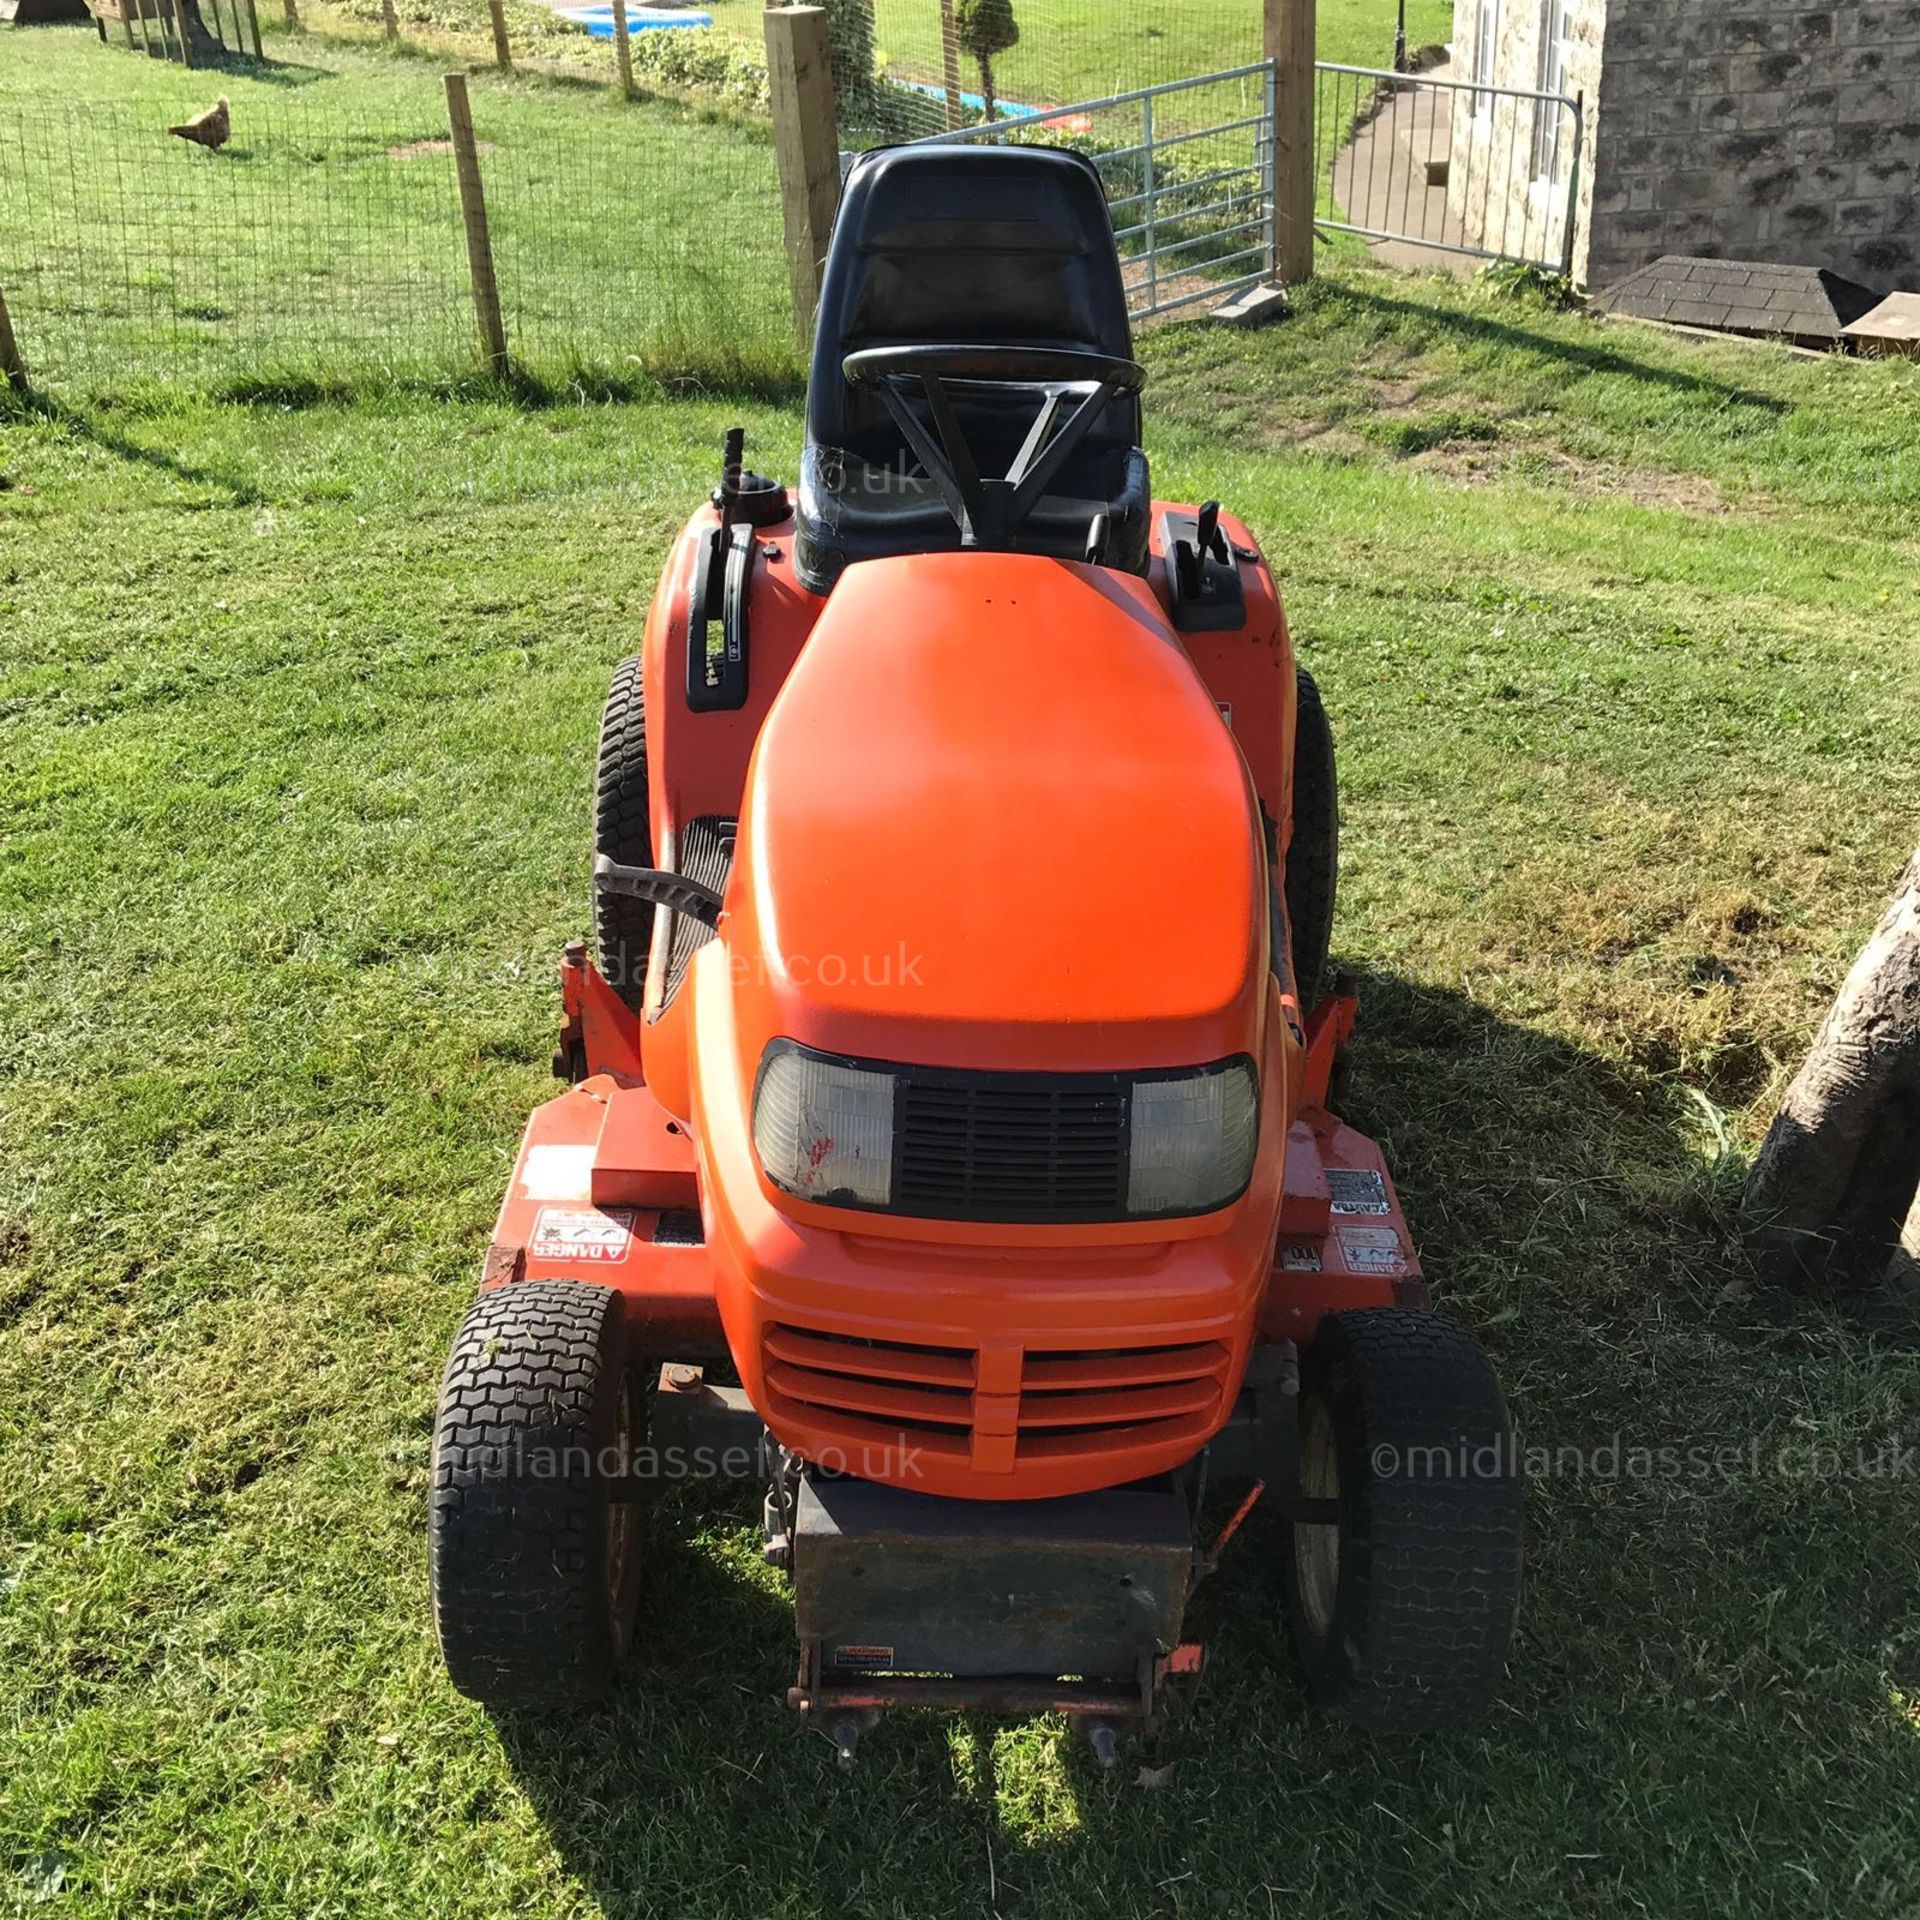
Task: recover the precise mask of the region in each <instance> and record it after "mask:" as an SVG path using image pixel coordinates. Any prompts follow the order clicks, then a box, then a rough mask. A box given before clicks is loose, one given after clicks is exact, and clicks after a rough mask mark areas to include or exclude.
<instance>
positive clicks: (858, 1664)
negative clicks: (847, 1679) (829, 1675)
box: [833, 1647, 893, 1673]
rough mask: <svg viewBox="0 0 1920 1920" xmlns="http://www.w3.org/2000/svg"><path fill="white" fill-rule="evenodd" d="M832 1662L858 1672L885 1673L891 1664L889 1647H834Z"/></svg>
mask: <svg viewBox="0 0 1920 1920" xmlns="http://www.w3.org/2000/svg"><path fill="white" fill-rule="evenodd" d="M833 1664H834V1665H835V1666H836V1667H851V1668H853V1669H855V1670H856V1671H858V1672H860V1673H885V1672H886V1671H887V1669H888V1668H889V1667H891V1666H892V1665H893V1649H892V1648H891V1647H835V1648H834V1650H833Z"/></svg>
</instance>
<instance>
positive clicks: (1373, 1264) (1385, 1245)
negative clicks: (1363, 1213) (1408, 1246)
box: [1340, 1227, 1407, 1273]
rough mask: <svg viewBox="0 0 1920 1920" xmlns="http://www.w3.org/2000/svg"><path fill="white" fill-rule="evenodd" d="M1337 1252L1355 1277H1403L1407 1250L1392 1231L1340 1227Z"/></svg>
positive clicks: (1380, 1228)
mask: <svg viewBox="0 0 1920 1920" xmlns="http://www.w3.org/2000/svg"><path fill="white" fill-rule="evenodd" d="M1340 1251H1341V1252H1342V1253H1343V1254H1344V1255H1345V1256H1346V1261H1347V1265H1348V1267H1349V1268H1351V1269H1352V1271H1353V1272H1355V1273H1405V1272H1406V1270H1407V1256H1406V1250H1405V1249H1404V1248H1403V1247H1402V1246H1401V1244H1400V1236H1399V1235H1398V1234H1397V1233H1395V1232H1394V1230H1393V1229H1392V1228H1391V1227H1342V1228H1341V1229H1340Z"/></svg>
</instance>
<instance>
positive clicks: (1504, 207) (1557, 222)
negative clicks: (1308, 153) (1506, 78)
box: [919, 60, 1584, 319]
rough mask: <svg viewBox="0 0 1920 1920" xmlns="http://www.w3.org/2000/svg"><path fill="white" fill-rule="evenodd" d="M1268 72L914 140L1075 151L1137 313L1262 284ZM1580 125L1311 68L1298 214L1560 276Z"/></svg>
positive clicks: (1533, 107) (1464, 86)
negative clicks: (1308, 160) (1100, 193)
mask: <svg viewBox="0 0 1920 1920" xmlns="http://www.w3.org/2000/svg"><path fill="white" fill-rule="evenodd" d="M1275 76H1276V67H1275V64H1274V63H1273V62H1272V61H1267V60H1262V61H1257V62H1255V63H1254V64H1252V65H1250V66H1244V67H1229V68H1227V69H1225V70H1224V71H1222V72H1219V73H1208V74H1200V75H1196V76H1195V77H1194V78H1192V79H1188V80H1171V81H1166V82H1163V83H1162V84H1160V85H1158V86H1152V87H1142V88H1139V89H1137V90H1136V91H1134V92H1131V93H1116V94H1111V95H1108V96H1107V97H1106V98H1104V99H1100V100H1083V101H1080V102H1078V103H1077V104H1075V105H1073V106H1066V107H1048V108H1045V109H1042V110H1040V111H1036V112H1028V113H1021V114H1019V115H1018V116H1017V117H1008V118H1005V119H1001V120H997V121H995V122H993V123H992V124H990V125H982V126H977V127H962V128H958V129H956V130H954V131H952V132H946V133H935V134H929V135H927V136H925V138H924V140H923V141H922V142H920V143H919V144H936V143H950V142H957V141H971V142H978V141H994V142H997V143H1001V144H1028V143H1033V144H1044V145H1049V146H1068V147H1074V148H1077V149H1079V150H1080V151H1082V152H1084V153H1086V154H1087V155H1088V157H1089V158H1090V159H1091V160H1092V161H1093V163H1094V165H1095V166H1096V167H1097V168H1098V169H1099V171H1100V176H1101V178H1102V180H1103V181H1104V182H1105V184H1106V190H1107V205H1108V208H1109V210H1110V211H1111V213H1112V215H1113V225H1114V234H1115V237H1116V238H1117V240H1118V241H1119V243H1120V254H1121V261H1122V266H1123V269H1124V273H1125V278H1126V285H1127V299H1128V305H1129V308H1130V310H1131V312H1132V314H1133V316H1134V318H1135V319H1148V318H1151V317H1153V316H1155V315H1159V314H1166V313H1174V312H1178V311H1180V310H1182V309H1185V308H1190V307H1193V306H1196V305H1200V304H1202V303H1216V302H1220V301H1224V300H1225V299H1227V298H1228V297H1229V296H1231V295H1232V294H1234V293H1237V292H1239V291H1241V290H1242V289H1244V288H1246V287H1250V286H1255V285H1258V284H1259V283H1260V282H1262V281H1267V280H1271V279H1272V278H1273V277H1274V261H1275V230H1274V223H1275V216H1274V202H1275V178H1274V164H1275V146H1274V139H1273V127H1274V106H1275ZM1583 124H1584V113H1583V108H1582V103H1581V102H1580V101H1579V100H1578V99H1574V98H1569V97H1568V96H1566V95H1564V94H1560V93H1555V92H1528V91H1525V90H1522V89H1518V88H1512V87H1496V86H1491V85H1486V86H1475V85H1474V84H1472V83H1471V82H1463V81H1452V80H1438V79H1433V78H1431V77H1429V76H1425V75H1419V74H1403V73H1394V72H1390V71H1388V70H1386V69H1382V68H1371V67H1348V66H1340V65H1335V64H1332V63H1322V64H1321V65H1320V66H1319V67H1318V68H1317V70H1316V86H1315V98H1314V166H1315V174H1316V183H1315V185H1316V196H1315V219H1314V224H1315V226H1316V227H1317V228H1319V229H1321V230H1322V231H1324V232H1329V233H1346V234H1352V235H1355V236H1356V237H1358V238H1359V239H1362V240H1364V241H1366V242H1368V243H1369V245H1370V246H1372V247H1373V249H1374V251H1375V252H1376V254H1378V255H1379V256H1380V257H1382V258H1384V259H1386V260H1388V261H1389V262H1391V263H1395V264H1407V265H1415V264H1421V261H1420V258H1419V255H1420V253H1421V252H1423V251H1427V250H1431V251H1432V252H1434V253H1437V254H1441V255H1449V256H1455V257H1468V258H1478V259H1486V260H1517V261H1524V262H1528V263H1530V264H1533V265H1536V266H1540V267H1543V268H1546V269H1548V270H1550V271H1552V272H1557V273H1564V272H1568V271H1569V270H1570V269H1571V266H1572V262H1573V243H1574V225H1575V219H1576V216H1577V208H1578V202H1579V178H1580V152H1581V139H1582V130H1583ZM1427 264H1431V262H1428V263H1427Z"/></svg>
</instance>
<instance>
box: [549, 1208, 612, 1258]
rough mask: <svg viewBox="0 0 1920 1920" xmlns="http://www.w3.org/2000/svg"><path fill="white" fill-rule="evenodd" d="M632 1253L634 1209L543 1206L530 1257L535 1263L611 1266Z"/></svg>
mask: <svg viewBox="0 0 1920 1920" xmlns="http://www.w3.org/2000/svg"><path fill="white" fill-rule="evenodd" d="M632 1251H633V1209H632V1208H631V1207H607V1208H605V1209H601V1208H597V1207H596V1208H583V1207H542V1208H541V1209H540V1217H539V1219H537V1220H536V1221H535V1222H534V1223H533V1238H532V1240H530V1241H529V1242H528V1243H527V1253H528V1256H529V1257H530V1258H532V1259H535V1260H584V1261H587V1262H589V1263H590V1264H593V1265H596V1266H608V1265H612V1264H614V1263H616V1262H618V1261H621V1260H624V1259H625V1258H626V1257H627V1255H628V1254H629V1253H631V1252H632Z"/></svg>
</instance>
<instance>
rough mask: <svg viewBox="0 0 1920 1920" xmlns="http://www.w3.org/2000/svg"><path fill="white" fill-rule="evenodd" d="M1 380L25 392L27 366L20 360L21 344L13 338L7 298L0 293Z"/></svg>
mask: <svg viewBox="0 0 1920 1920" xmlns="http://www.w3.org/2000/svg"><path fill="white" fill-rule="evenodd" d="M0 379H3V380H5V381H6V383H7V384H8V385H9V386H12V387H19V388H21V389H22V390H23V391H24V389H25V387H26V384H27V365H26V362H25V361H24V360H22V359H21V358H20V343H19V341H17V340H16V339H15V338H14V337H13V319H12V316H11V315H10V314H9V313H8V312H7V296H6V295H5V294H4V293H0Z"/></svg>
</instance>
